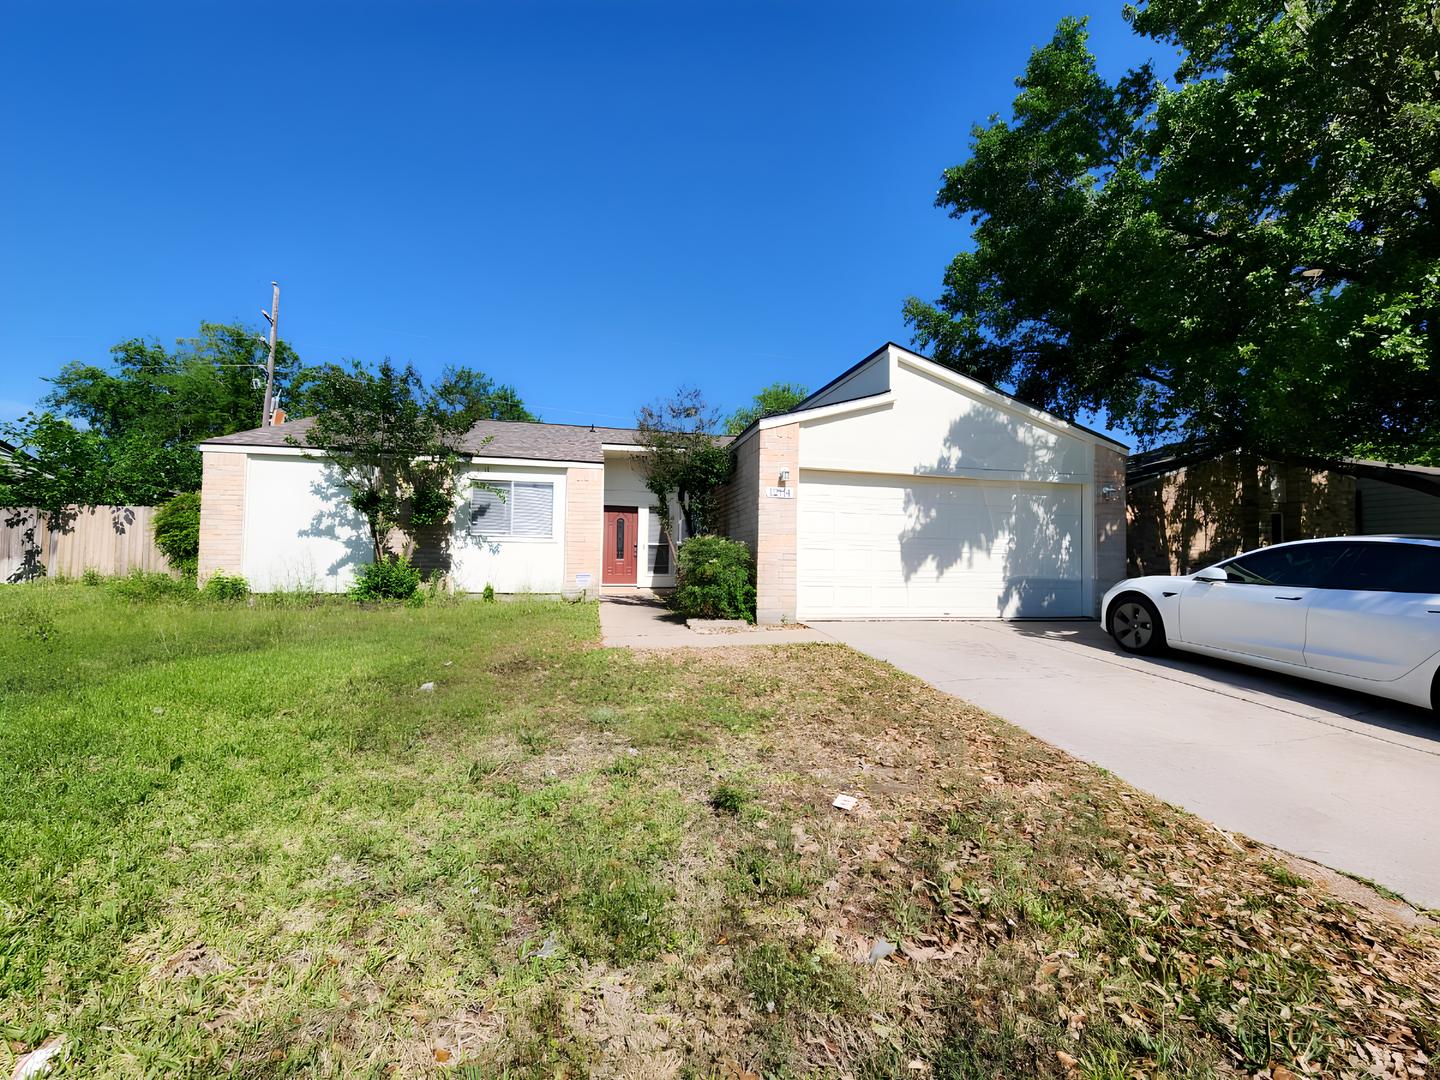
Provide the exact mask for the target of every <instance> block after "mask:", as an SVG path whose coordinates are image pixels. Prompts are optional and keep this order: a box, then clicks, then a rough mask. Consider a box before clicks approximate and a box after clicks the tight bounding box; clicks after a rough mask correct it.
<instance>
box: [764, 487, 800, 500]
mask: <svg viewBox="0 0 1440 1080" xmlns="http://www.w3.org/2000/svg"><path fill="white" fill-rule="evenodd" d="M765 495H766V497H767V498H771V499H793V498H794V497H795V489H794V488H788V487H767V488H766V489H765Z"/></svg>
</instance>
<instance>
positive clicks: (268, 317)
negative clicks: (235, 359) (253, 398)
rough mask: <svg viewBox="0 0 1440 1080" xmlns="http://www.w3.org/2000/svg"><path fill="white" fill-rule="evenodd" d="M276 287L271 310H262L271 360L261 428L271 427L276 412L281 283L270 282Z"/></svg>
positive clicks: (267, 373)
mask: <svg viewBox="0 0 1440 1080" xmlns="http://www.w3.org/2000/svg"><path fill="white" fill-rule="evenodd" d="M270 284H271V285H273V286H274V287H275V295H274V297H272V298H271V300H270V310H269V311H266V310H265V309H264V308H261V309H260V314H261V315H264V316H265V321H266V322H268V323H269V324H270V360H269V362H268V363H266V365H265V412H264V413H263V414H262V415H261V417H260V426H261V427H269V426H270V417H271V416H272V415H274V412H275V331H276V329H277V327H278V325H279V322H280V283H279V282H278V281H272V282H270Z"/></svg>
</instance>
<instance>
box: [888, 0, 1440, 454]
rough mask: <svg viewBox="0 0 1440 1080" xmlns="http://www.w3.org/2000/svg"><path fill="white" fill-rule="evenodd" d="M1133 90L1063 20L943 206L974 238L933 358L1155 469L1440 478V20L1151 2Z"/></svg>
mask: <svg viewBox="0 0 1440 1080" xmlns="http://www.w3.org/2000/svg"><path fill="white" fill-rule="evenodd" d="M1126 17H1127V18H1128V19H1129V20H1130V21H1131V24H1132V26H1133V27H1134V29H1135V31H1136V32H1137V33H1138V34H1141V35H1145V36H1148V37H1150V38H1152V39H1154V40H1155V41H1156V42H1157V43H1159V44H1162V45H1165V46H1169V47H1173V48H1174V49H1176V50H1178V53H1179V57H1180V59H1179V62H1178V66H1177V67H1176V68H1175V70H1174V72H1173V73H1171V74H1170V75H1169V76H1168V77H1162V76H1161V75H1160V74H1157V72H1156V71H1155V70H1154V68H1153V67H1151V66H1149V65H1146V66H1143V67H1140V68H1138V69H1135V70H1132V71H1130V72H1128V73H1127V74H1126V75H1125V76H1124V77H1122V78H1120V79H1119V80H1117V81H1114V82H1111V81H1109V80H1107V79H1105V78H1103V77H1101V75H1100V74H1099V73H1098V72H1097V70H1096V63H1095V57H1094V56H1093V55H1092V54H1091V52H1090V50H1089V48H1088V47H1087V35H1086V30H1085V24H1084V22H1083V21H1081V20H1074V19H1066V20H1065V21H1063V22H1062V23H1061V24H1060V26H1059V29H1058V30H1057V31H1056V33H1055V36H1054V38H1053V39H1052V40H1051V41H1050V42H1049V43H1048V44H1046V45H1044V46H1042V47H1040V48H1038V49H1036V50H1035V51H1034V53H1033V54H1032V55H1031V57H1030V61H1029V64H1028V65H1027V67H1026V69H1025V73H1024V75H1023V76H1022V77H1021V78H1020V79H1019V80H1018V85H1019V88H1020V93H1019V96H1018V97H1017V98H1016V99H1015V103H1014V114H1013V117H1012V118H1011V119H1010V120H1008V121H1007V120H1003V119H1000V118H997V117H992V118H991V120H990V121H989V123H988V124H987V125H985V126H981V127H976V128H975V129H974V132H973V135H972V143H971V154H970V157H969V159H968V160H967V161H965V162H964V163H963V164H961V165H958V166H956V167H954V168H952V169H950V170H948V171H947V172H946V173H945V175H944V183H943V187H942V188H941V190H940V193H939V196H938V198H937V204H938V205H939V206H941V207H943V208H946V209H948V210H949V211H950V213H951V215H952V216H953V217H956V218H962V219H968V220H969V221H970V222H971V224H972V225H973V242H974V247H973V250H968V251H964V252H962V253H961V254H959V255H957V256H956V257H955V259H954V261H953V262H952V263H951V264H950V267H949V269H948V270H947V272H946V274H945V279H944V286H943V291H942V292H941V295H940V297H939V299H938V300H937V301H936V302H935V303H933V304H928V303H924V302H922V301H920V300H918V299H914V298H912V299H911V300H910V301H909V302H908V304H907V305H906V309H905V314H906V318H907V320H908V321H909V323H910V325H911V326H912V327H913V329H914V334H915V339H916V341H917V343H918V344H919V345H921V346H922V347H926V348H928V349H930V350H932V351H933V354H934V356H935V357H936V359H938V360H939V361H940V362H942V363H944V364H947V365H949V366H951V367H953V368H955V369H957V370H959V371H961V372H964V373H966V374H968V375H972V376H975V377H977V378H980V379H983V380H985V381H988V382H992V383H999V384H1001V385H1006V386H1009V387H1013V388H1014V390H1015V392H1016V393H1017V394H1018V395H1019V396H1020V397H1023V398H1026V399H1028V400H1031V401H1033V402H1035V403H1036V404H1038V405H1041V406H1043V407H1045V408H1047V409H1050V410H1052V411H1055V412H1058V413H1060V414H1061V415H1064V416H1075V415H1076V414H1080V413H1085V412H1099V413H1103V414H1104V415H1106V416H1107V417H1108V418H1109V420H1110V422H1111V423H1112V424H1115V425H1117V426H1119V427H1122V428H1124V429H1126V430H1128V431H1130V432H1132V433H1133V434H1135V435H1136V436H1138V438H1139V439H1140V441H1141V442H1142V444H1150V443H1154V442H1158V441H1162V440H1166V439H1172V438H1177V437H1183V438H1187V439H1190V440H1194V441H1197V442H1201V443H1204V444H1207V445H1211V446H1214V447H1216V448H1221V449H1229V448H1235V449H1242V450H1247V451H1253V452H1256V453H1270V454H1277V455H1283V454H1296V453H1304V454H1311V455H1316V456H1345V455H1349V454H1354V453H1357V452H1360V453H1366V454H1370V455H1375V456H1385V457H1389V458H1391V459H1393V460H1399V461H1419V460H1426V459H1429V460H1437V459H1440V366H1437V342H1440V338H1437V333H1440V318H1437V316H1440V84H1437V81H1436V80H1437V71H1440V20H1437V19H1436V16H1435V8H1434V5H1433V3H1431V0H1385V2H1383V3H1382V2H1380V0H1350V2H1341V0H1147V2H1145V3H1142V4H1140V5H1138V6H1135V7H1129V8H1127V9H1126Z"/></svg>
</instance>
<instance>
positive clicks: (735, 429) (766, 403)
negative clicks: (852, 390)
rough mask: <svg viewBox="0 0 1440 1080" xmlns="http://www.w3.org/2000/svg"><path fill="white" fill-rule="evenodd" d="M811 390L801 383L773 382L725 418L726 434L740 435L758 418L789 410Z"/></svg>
mask: <svg viewBox="0 0 1440 1080" xmlns="http://www.w3.org/2000/svg"><path fill="white" fill-rule="evenodd" d="M809 396H810V391H809V390H807V389H805V387H803V386H801V385H800V384H799V383H789V382H777V383H771V384H770V385H769V386H767V387H765V388H764V389H763V390H761V391H760V392H759V393H758V394H756V395H755V397H754V399H753V400H752V401H751V403H750V404H749V405H743V406H741V407H740V408H738V409H736V410H735V411H734V412H733V413H731V414H730V415H729V416H728V417H726V418H725V434H727V435H739V434H740V433H741V432H742V431H744V430H745V429H746V428H747V427H749V426H750V425H751V424H753V423H754V422H755V421H756V420H763V419H764V418H765V417H767V416H778V415H779V414H780V413H785V412H789V411H790V410H791V409H793V408H795V406H797V405H799V404H800V403H801V402H802V401H804V400H805V399H806V398H807V397H809Z"/></svg>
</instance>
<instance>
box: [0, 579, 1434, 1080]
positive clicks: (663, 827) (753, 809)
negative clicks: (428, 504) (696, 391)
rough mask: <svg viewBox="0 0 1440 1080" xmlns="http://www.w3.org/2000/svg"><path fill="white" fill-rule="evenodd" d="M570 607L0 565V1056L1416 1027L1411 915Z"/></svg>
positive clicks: (788, 660)
mask: <svg viewBox="0 0 1440 1080" xmlns="http://www.w3.org/2000/svg"><path fill="white" fill-rule="evenodd" d="M597 638H598V628H597V621H596V609H595V607H594V605H568V604H560V603H535V604H483V603H431V604H427V605H425V606H422V607H404V606H395V607H387V606H368V607H362V606H359V605H356V604H352V603H347V602H344V601H340V602H330V601H326V600H325V599H323V598H318V597H280V598H270V599H260V600H257V601H254V602H252V603H248V604H244V603H242V604H218V603H206V602H203V601H201V600H197V599H196V598H195V597H194V594H193V592H182V591H179V590H175V589H172V588H170V587H169V586H168V585H164V584H163V583H158V582H148V581H141V580H139V579H136V580H135V581H131V582H127V583H124V584H121V585H119V586H117V585H115V584H113V583H101V587H93V586H87V585H83V584H79V583H71V584H56V583H41V584H38V585H35V586H33V587H32V586H24V587H15V588H6V589H0V791H3V799H0V865H3V866H4V868H5V873H4V874H3V875H0V1074H5V1073H7V1072H8V1070H9V1068H10V1066H11V1064H12V1060H13V1055H14V1054H16V1053H19V1052H22V1051H23V1050H26V1049H28V1048H31V1047H33V1046H35V1045H38V1044H39V1043H40V1042H42V1041H43V1040H44V1039H46V1038H47V1037H49V1036H51V1035H54V1034H57V1033H63V1034H64V1035H65V1037H66V1039H67V1045H68V1049H67V1052H66V1055H65V1057H64V1060H63V1061H62V1062H61V1064H60V1066H59V1068H58V1070H57V1071H56V1073H55V1074H54V1075H57V1076H59V1075H107V1076H156V1075H167V1076H168V1075H196V1076H204V1075H214V1074H217V1073H222V1072H223V1073H228V1074H232V1075H238V1076H248V1077H279V1076H391V1075H428V1074H429V1073H431V1072H433V1071H434V1070H435V1069H436V1068H437V1067H439V1066H441V1065H443V1066H444V1067H445V1068H446V1069H448V1070H451V1071H453V1072H454V1073H455V1074H456V1075H462V1076H465V1075H469V1076H485V1077H490V1076H497V1077H498V1076H506V1077H542V1076H543V1077H555V1076H572V1077H578V1076H583V1075H587V1074H590V1073H591V1072H592V1071H593V1072H595V1073H596V1074H598V1075H617V1074H618V1075H650V1074H652V1073H655V1072H657V1071H662V1070H667V1069H672V1068H673V1067H674V1066H675V1065H676V1064H677V1063H678V1064H680V1065H682V1066H683V1067H684V1069H685V1070H687V1074H688V1075H694V1076H727V1075H735V1073H736V1070H740V1071H742V1072H743V1071H744V1070H747V1069H748V1070H751V1071H759V1072H763V1073H764V1074H765V1075H766V1076H791V1075H793V1076H803V1075H811V1074H815V1073H819V1072H825V1071H827V1070H836V1069H838V1070H839V1071H842V1072H846V1071H848V1072H850V1073H852V1074H854V1075H856V1076H864V1077H875V1078H878V1077H882V1076H894V1075H916V1071H915V1070H913V1069H911V1068H910V1062H911V1061H914V1060H917V1059H919V1060H922V1061H925V1062H927V1063H928V1067H929V1068H930V1069H931V1070H932V1075H934V1076H936V1077H957V1078H958V1077H988V1076H997V1075H1054V1076H1066V1077H1069V1076H1082V1077H1093V1078H1101V1077H1112V1076H1113V1077H1124V1076H1130V1075H1134V1074H1136V1073H1145V1074H1146V1075H1150V1076H1182V1075H1183V1076H1191V1075H1195V1076H1200V1075H1212V1074H1213V1075H1223V1074H1224V1073H1225V1071H1226V1070H1227V1069H1228V1068H1230V1067H1231V1066H1232V1065H1238V1066H1242V1067H1244V1068H1245V1069H1247V1070H1250V1071H1254V1070H1258V1069H1262V1068H1265V1067H1267V1066H1268V1065H1269V1064H1270V1063H1272V1062H1285V1063H1288V1064H1289V1066H1290V1067H1291V1068H1292V1069H1294V1070H1295V1071H1297V1072H1299V1073H1302V1074H1303V1073H1305V1072H1307V1071H1308V1072H1310V1073H1312V1074H1320V1073H1325V1074H1340V1073H1343V1072H1345V1071H1346V1070H1347V1069H1348V1068H1350V1067H1351V1065H1352V1063H1353V1060H1354V1058H1353V1055H1354V1054H1355V1053H1356V1051H1355V1050H1354V1047H1355V1046H1358V1045H1360V1043H1361V1042H1362V1041H1363V1040H1364V1039H1368V1038H1371V1037H1375V1038H1384V1039H1387V1040H1391V1041H1395V1040H1399V1041H1398V1042H1395V1045H1401V1046H1406V1045H1411V1044H1413V1046H1414V1047H1416V1048H1418V1047H1421V1046H1429V1047H1431V1056H1432V1057H1435V1056H1440V1054H1437V1053H1436V1052H1435V1049H1436V1043H1437V1040H1440V1021H1437V1011H1440V1010H1437V1007H1436V1006H1435V1005H1434V1002H1435V1001H1436V1000H1437V994H1436V992H1435V988H1436V986H1437V984H1440V977H1437V974H1436V973H1437V971H1440V950H1437V948H1436V938H1435V935H1434V933H1433V931H1430V930H1426V929H1420V930H1415V931H1405V930H1401V929H1397V928H1395V927H1393V926H1389V925H1388V924H1382V923H1379V922H1377V921H1375V920H1374V919H1373V918H1371V917H1370V916H1368V915H1366V914H1365V913H1363V912H1357V911H1356V910H1355V909H1353V908H1352V907H1349V906H1347V905H1345V904H1342V903H1339V902H1337V901H1332V900H1329V899H1326V898H1325V897H1324V896H1323V895H1321V894H1319V893H1317V892H1316V891H1315V889H1313V888H1312V887H1311V886H1310V883H1308V882H1307V881H1306V880H1305V879H1303V878H1301V877H1299V876H1298V875H1296V874H1294V873H1293V872H1292V871H1290V870H1288V869H1286V868H1284V867H1282V866H1281V865H1280V864H1279V863H1276V862H1274V861H1273V860H1271V859H1270V858H1268V857H1267V856H1266V854H1265V853H1264V852H1263V851H1257V852H1255V853H1253V854H1246V853H1237V852H1236V851H1235V849H1234V848H1233V847H1232V846H1231V845H1230V842H1229V841H1228V840H1226V841H1221V840H1219V839H1217V838H1216V837H1215V836H1214V835H1213V831H1211V830H1207V829H1206V828H1205V827H1204V826H1203V825H1202V824H1200V823H1197V822H1195V821H1194V820H1193V819H1190V818H1187V817H1186V816H1185V815H1183V814H1180V813H1178V812H1176V811H1173V810H1171V809H1169V808H1166V807H1164V806H1163V805H1161V804H1159V803H1157V802H1154V801H1153V800H1150V799H1148V798H1147V797H1145V796H1143V795H1140V794H1139V793H1136V792H1133V791H1131V790H1130V789H1128V788H1125V787H1124V785H1123V784H1122V783H1120V782H1119V781H1116V780H1114V779H1113V778H1111V777H1108V776H1106V775H1104V774H1103V773H1101V772H1099V771H1098V770H1094V769H1090V768H1089V767H1087V766H1083V765H1081V764H1079V763H1076V762H1074V761H1072V760H1071V759H1068V758H1065V757H1064V755H1062V754H1059V753H1058V752H1057V751H1054V750H1051V749H1050V748H1048V747H1045V746H1043V744H1039V743H1037V742H1035V741H1034V740H1032V739H1029V738H1028V737H1026V736H1023V735H1021V734H1020V733H1018V732H1016V731H1015V730H1014V729H1012V728H1009V727H1007V726H1006V725H1004V724H1002V723H1000V722H998V721H996V720H995V719H994V718H993V717H989V716H986V715H985V714H983V713H980V712H978V711H976V710H973V709H970V708H968V707H966V706H964V705H963V704H962V703H958V702H955V701H954V700H953V699H949V698H945V697H943V696H942V695H939V694H937V693H935V692H933V691H931V690H929V689H928V688H926V687H924V686H922V685H921V684H918V683H916V682H915V681H914V680H911V679H909V678H908V677H905V676H903V675H900V674H899V673H897V672H895V671H894V670H893V669H890V668H887V667H885V666H884V665H880V664H876V663H874V662H871V661H868V660H865V659H863V658H860V657H857V656H856V655H855V654H853V653H850V652H848V651H846V650H843V649H840V648H839V647H835V646H800V647H790V648H782V649H760V650H755V649H751V650H734V651H730V650H706V651H701V652H696V653H688V654H650V655H645V654H633V653H629V652H625V651H618V650H607V649H601V648H598V647H597V645H596V643H597ZM427 682H433V683H434V684H435V689H434V691H433V692H422V691H420V690H419V687H420V685H421V684H423V683H427ZM838 790H847V791H860V792H862V793H864V794H865V795H866V804H865V805H866V806H867V807H868V809H866V810H865V811H863V812H857V813H855V814H844V813H841V812H839V811H836V810H834V809H833V808H831V806H830V800H831V799H832V798H833V795H834V792H836V791H838ZM882 938H883V939H885V940H888V941H890V942H892V943H893V944H897V945H903V946H904V950H905V951H902V952H898V953H896V954H895V955H894V956H892V957H891V958H889V959H886V960H882V961H881V962H879V963H876V964H867V963H865V962H864V957H865V955H866V952H867V951H868V950H869V948H870V945H871V943H872V942H874V941H875V940H877V939H882ZM1336 974H1338V975H1340V976H1341V981H1338V982H1337V981H1336V979H1335V978H1333V977H1332V976H1334V975H1336ZM1359 987H1368V988H1369V989H1367V990H1365V991H1364V992H1361V991H1360V990H1359V989H1356V988H1359ZM1372 993H1373V995H1374V996H1373V1000H1372V998H1371V997H1369V996H1367V995H1369V994H1372ZM1374 1002H1380V1003H1382V1004H1383V1005H1384V1007H1385V1008H1387V1009H1389V1010H1390V1013H1378V1012H1376V1011H1375V1007H1374ZM1391 1014H1393V1016H1391ZM1076 1017H1079V1018H1080V1019H1078V1020H1077V1019H1076ZM1377 1017H1390V1019H1386V1020H1385V1021H1384V1022H1385V1023H1386V1024H1388V1025H1389V1027H1388V1028H1387V1029H1386V1030H1385V1031H1383V1032H1380V1033H1379V1034H1374V1033H1372V1031H1371V1028H1372V1027H1374V1026H1375V1024H1376V1023H1378V1021H1377V1020H1376V1018H1377ZM1395 1017H1398V1018H1399V1019H1394V1018H1395ZM1392 1021H1393V1022H1392ZM1377 1031H1378V1029H1377ZM821 1033H823V1036H822V1034H821ZM1405 1033H1408V1034H1405ZM1407 1039H1408V1040H1410V1043H1408V1044H1407V1043H1406V1042H1405V1040H1407ZM1427 1040H1428V1042H1427ZM1407 1060H1415V1061H1418V1058H1415V1059H1407ZM1067 1062H1069V1064H1067Z"/></svg>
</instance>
